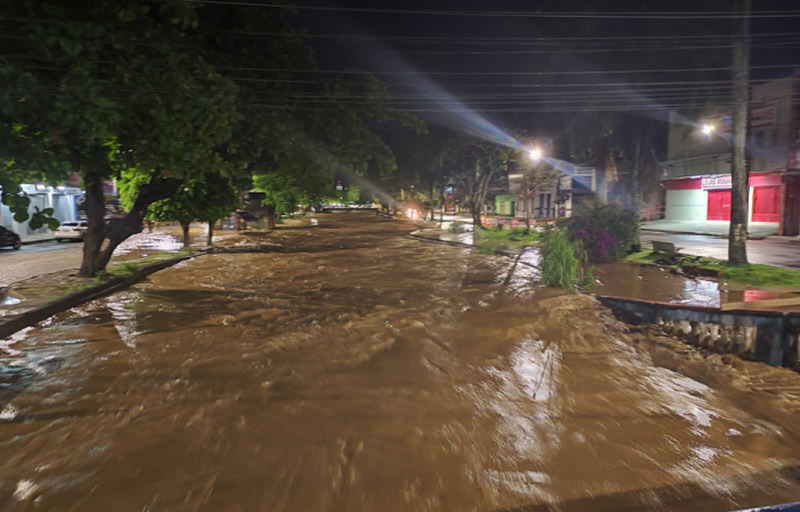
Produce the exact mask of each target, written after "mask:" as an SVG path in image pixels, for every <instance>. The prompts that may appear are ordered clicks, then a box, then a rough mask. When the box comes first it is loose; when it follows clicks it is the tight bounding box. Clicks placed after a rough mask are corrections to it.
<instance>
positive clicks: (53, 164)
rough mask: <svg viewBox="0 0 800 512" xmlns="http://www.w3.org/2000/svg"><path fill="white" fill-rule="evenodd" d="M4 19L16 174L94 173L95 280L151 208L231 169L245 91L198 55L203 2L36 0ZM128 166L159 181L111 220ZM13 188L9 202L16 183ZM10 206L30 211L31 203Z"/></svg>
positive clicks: (2, 121) (10, 148) (3, 140)
mask: <svg viewBox="0 0 800 512" xmlns="http://www.w3.org/2000/svg"><path fill="white" fill-rule="evenodd" d="M4 15H7V16H9V17H13V18H15V19H16V20H17V22H16V23H15V24H14V25H13V28H9V30H8V31H7V32H6V35H8V36H10V37H8V38H4V39H3V40H2V43H0V44H2V46H3V51H2V53H3V54H4V55H6V57H4V58H3V60H2V61H0V77H2V80H3V82H4V84H5V87H4V88H3V89H2V91H0V130H2V132H3V136H2V137H0V159H2V160H4V161H5V162H7V164H6V165H7V167H8V170H9V171H11V172H9V173H7V174H6V177H8V176H9V175H10V176H12V177H13V181H15V182H19V181H20V180H21V179H23V178H25V177H26V175H30V174H31V173H33V174H35V175H37V176H41V177H43V178H44V179H46V180H47V181H51V182H53V181H59V180H63V179H65V178H66V173H67V172H68V171H70V170H72V171H75V172H77V173H78V174H79V175H80V176H81V177H82V179H83V182H84V187H85V189H86V202H85V212H86V215H87V218H88V223H89V229H88V231H87V233H86V236H85V239H84V251H83V260H82V263H81V268H80V271H79V275H81V276H91V275H94V274H95V273H97V272H98V271H99V270H102V269H103V268H104V267H105V266H106V264H107V263H108V260H109V259H110V257H111V254H112V253H113V251H114V249H115V248H116V246H117V245H119V243H121V242H122V241H123V240H124V239H125V238H127V237H128V236H130V235H131V234H133V233H136V232H139V231H141V228H142V219H143V218H144V216H145V214H146V211H147V208H148V206H149V205H150V204H152V203H154V202H156V201H159V200H161V199H165V198H168V197H171V196H172V195H174V194H175V193H176V192H177V191H178V190H179V188H180V186H181V184H182V183H183V181H184V180H186V179H188V178H192V179H202V177H203V175H205V174H206V173H224V172H225V161H224V159H223V158H221V156H220V153H219V148H221V147H223V145H224V144H225V143H226V141H229V140H230V137H231V135H232V128H233V127H234V125H235V124H236V123H237V122H238V121H239V119H240V115H239V113H238V111H237V108H236V101H237V96H236V94H237V87H236V85H235V84H234V83H233V82H232V81H231V80H230V79H228V78H226V77H224V76H222V75H221V74H220V73H219V72H218V71H217V70H216V69H215V68H214V67H213V66H211V65H210V64H209V63H208V62H207V61H206V60H204V59H203V57H202V55H200V54H198V53H197V52H195V51H192V50H191V48H187V44H186V41H187V38H188V36H189V35H190V33H191V32H192V31H193V30H194V28H195V27H196V26H197V24H198V17H197V9H196V7H195V5H194V4H190V3H187V2H172V1H163V2H147V1H135V0H132V1H129V2H126V3H124V4H122V3H119V2H115V1H112V0H98V1H94V2H90V3H86V2H82V1H79V0H59V1H26V2H19V3H17V4H14V5H13V6H11V7H10V8H9V9H7V10H6V11H5V12H4ZM123 169H135V170H137V171H135V172H139V171H140V172H143V173H146V174H147V176H148V180H147V181H146V182H145V183H143V184H142V185H141V186H140V187H139V189H138V191H139V193H138V195H137V197H136V199H135V200H134V201H133V203H132V205H131V209H130V211H129V212H128V214H127V215H125V217H123V218H119V219H113V220H112V221H111V222H109V223H106V222H104V216H105V204H104V194H103V186H104V182H105V181H106V180H108V179H113V178H117V177H119V175H120V173H121V171H122V170H123ZM3 185H4V194H5V198H6V199H7V198H8V195H9V192H11V191H12V190H13V188H14V187H13V185H14V183H13V182H12V180H8V179H6V180H5V181H4V183H3ZM6 186H7V187H8V191H9V192H5V191H6ZM9 202H10V203H12V204H11V205H10V206H12V207H13V208H14V209H15V210H16V212H17V214H20V213H19V212H20V211H21V210H22V207H23V206H24V205H23V204H21V202H20V201H18V200H16V199H13V200H10V201H9Z"/></svg>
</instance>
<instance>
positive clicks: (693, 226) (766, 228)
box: [641, 219, 778, 240]
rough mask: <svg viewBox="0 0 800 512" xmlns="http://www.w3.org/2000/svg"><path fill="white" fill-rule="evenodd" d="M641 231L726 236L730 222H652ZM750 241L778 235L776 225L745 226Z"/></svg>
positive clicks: (770, 223) (759, 223) (758, 223)
mask: <svg viewBox="0 0 800 512" xmlns="http://www.w3.org/2000/svg"><path fill="white" fill-rule="evenodd" d="M641 229H642V231H657V232H662V233H682V234H687V235H708V236H721V237H726V238H727V236H728V230H729V229H730V222H728V221H727V220H703V221H688V220H667V219H664V220H654V221H652V222H648V223H646V224H642V227H641ZM747 230H748V233H749V234H750V239H751V240H758V239H761V238H766V237H768V236H771V235H777V234H778V224H777V223H772V222H751V223H750V224H749V225H748V226H747Z"/></svg>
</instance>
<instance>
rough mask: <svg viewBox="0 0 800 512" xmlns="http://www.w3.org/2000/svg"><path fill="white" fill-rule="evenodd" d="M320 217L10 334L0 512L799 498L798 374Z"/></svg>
mask: <svg viewBox="0 0 800 512" xmlns="http://www.w3.org/2000/svg"><path fill="white" fill-rule="evenodd" d="M320 224H321V225H322V226H324V228H323V229H316V230H310V229H309V230H300V229H296V230H286V232H284V233H275V234H274V235H271V239H272V240H271V241H272V242H275V243H280V244H281V247H282V249H281V250H280V251H274V252H253V253H238V254H211V255H208V256H204V257H202V258H195V259H193V260H190V261H187V262H186V263H184V264H181V265H177V266H174V267H172V268H170V269H167V270H164V271H162V272H157V273H156V274H153V275H152V276H151V277H150V278H149V279H148V280H146V281H145V282H142V283H139V284H137V285H135V286H133V287H131V288H129V289H126V290H124V291H121V292H118V293H115V294H112V295H109V296H107V297H104V298H102V299H99V300H96V301H92V302H90V303H88V304H85V305H83V306H80V307H77V308H75V309H73V310H71V311H66V312H63V313H61V314H59V315H56V316H55V317H53V318H52V320H50V321H49V322H48V323H47V324H46V325H40V326H37V327H34V328H32V329H30V330H27V331H25V332H22V333H20V334H19V335H17V336H15V337H13V338H10V339H9V340H8V341H6V342H5V347H4V345H3V344H2V343H0V475H2V477H0V509H2V510H9V511H20V512H21V511H33V510H35V511H36V512H49V511H54V512H65V511H80V512H95V511H96V512H105V511H108V510H126V511H127V510H137V511H139V510H153V511H165V510H167V511H184V510H192V511H197V512H205V511H209V512H212V511H213V512H218V511H222V512H228V511H270V512H282V511H292V512H294V511H305V510H308V511H318V510H319V511H340V510H341V511H348V512H361V511H364V512H373V511H376V510H377V511H381V512H394V511H398V512H399V511H409V510H410V511H414V512H418V511H419V512H461V511H470V512H472V511H478V510H480V511H501V510H502V511H522V510H528V511H533V510H536V511H544V510H559V511H561V512H577V511H585V510H604V511H611V510H628V511H631V510H651V511H664V510H675V511H693V512H694V511H698V512H711V511H722V510H733V509H739V508H745V507H754V506H760V505H766V504H769V503H780V502H787V501H791V500H796V499H797V496H800V480H798V478H797V463H798V454H800V414H798V413H800V399H798V397H797V395H796V393H797V391H796V390H800V374H797V373H795V372H792V371H789V370H786V369H780V370H779V369H774V368H770V367H766V366H765V365H761V364H757V363H748V362H745V361H741V360H738V359H736V358H733V357H731V358H726V359H725V360H723V359H722V358H720V357H719V356H714V357H707V358H706V357H704V356H703V354H701V353H699V352H695V351H694V349H693V348H692V347H689V346H688V345H685V344H682V343H679V342H677V341H676V340H671V339H668V338H665V337H663V336H661V335H659V334H657V333H655V332H648V333H647V334H646V335H645V334H643V333H635V332H631V329H629V327H628V326H626V325H623V324H621V323H620V322H619V321H617V320H616V319H615V318H614V317H613V316H612V314H611V313H610V312H609V311H608V310H606V309H605V308H602V307H600V306H599V305H598V304H597V302H596V301H595V300H594V299H593V298H592V297H589V296H586V295H578V294H564V293H562V292H558V291H555V290H546V289H542V288H540V287H539V286H538V285H537V283H536V277H537V272H536V271H535V270H534V269H531V268H529V267H526V266H522V265H515V263H514V260H512V259H510V258H497V257H493V256H488V255H484V254H481V253H480V252H479V251H470V250H469V249H468V248H463V247H451V246H446V245H441V244H428V243H423V242H420V241H418V240H412V239H409V238H407V237H406V236H405V235H406V233H407V232H408V231H409V230H410V229H411V227H410V225H409V224H408V223H400V222H392V221H389V220H385V219H382V218H380V217H377V216H375V215H370V214H368V213H362V214H360V215H359V214H351V215H333V214H332V215H329V216H325V217H322V216H321V218H320ZM262 240H263V238H256V237H253V239H252V240H250V242H249V243H258V242H259V241H262ZM4 369H5V370H4Z"/></svg>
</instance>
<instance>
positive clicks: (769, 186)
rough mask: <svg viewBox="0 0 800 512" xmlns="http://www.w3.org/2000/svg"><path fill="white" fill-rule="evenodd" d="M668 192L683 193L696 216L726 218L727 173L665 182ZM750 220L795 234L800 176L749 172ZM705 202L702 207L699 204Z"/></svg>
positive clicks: (799, 212) (728, 214)
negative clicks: (776, 226) (766, 223)
mask: <svg viewBox="0 0 800 512" xmlns="http://www.w3.org/2000/svg"><path fill="white" fill-rule="evenodd" d="M665 185H666V188H667V194H668V196H670V195H672V196H673V197H674V196H676V195H678V194H683V196H684V198H693V199H685V200H684V201H683V202H684V203H686V202H693V203H694V204H693V205H692V206H693V207H694V210H693V211H694V212H696V214H695V215H696V217H695V219H696V220H703V219H702V218H701V216H702V213H703V212H704V213H705V220H722V221H725V220H730V218H731V176H730V174H719V175H711V176H693V177H689V178H682V179H673V180H668V181H666V182H665ZM749 185H750V191H749V192H750V222H770V223H776V224H779V228H778V231H779V232H780V233H781V234H786V235H796V234H797V231H798V229H800V176H797V175H793V174H786V173H785V171H775V172H756V173H752V174H751V175H750V182H749ZM703 203H705V208H703Z"/></svg>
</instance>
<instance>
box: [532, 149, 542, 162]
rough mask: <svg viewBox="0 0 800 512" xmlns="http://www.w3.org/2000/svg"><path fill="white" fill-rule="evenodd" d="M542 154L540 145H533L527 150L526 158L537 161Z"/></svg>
mask: <svg viewBox="0 0 800 512" xmlns="http://www.w3.org/2000/svg"><path fill="white" fill-rule="evenodd" d="M543 156H544V153H542V148H540V147H534V148H530V149H529V150H528V158H529V159H530V160H531V162H534V163H536V162H539V161H540V160H541V159H542V157H543Z"/></svg>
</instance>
